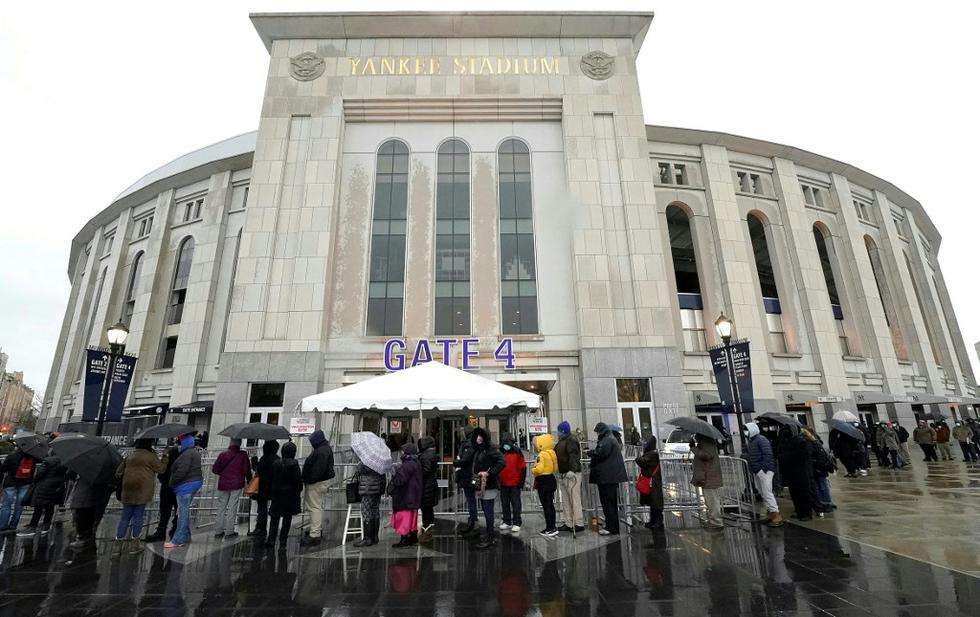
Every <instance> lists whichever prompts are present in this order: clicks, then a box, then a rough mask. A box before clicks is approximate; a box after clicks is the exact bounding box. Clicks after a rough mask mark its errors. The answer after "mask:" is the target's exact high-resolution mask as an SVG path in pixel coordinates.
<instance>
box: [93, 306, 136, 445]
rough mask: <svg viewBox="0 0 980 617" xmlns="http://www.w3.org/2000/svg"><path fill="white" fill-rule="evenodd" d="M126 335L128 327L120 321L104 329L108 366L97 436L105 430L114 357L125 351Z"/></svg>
mask: <svg viewBox="0 0 980 617" xmlns="http://www.w3.org/2000/svg"><path fill="white" fill-rule="evenodd" d="M127 336H129V328H127V327H126V324H124V323H123V322H122V321H120V322H119V323H117V324H116V325H114V326H112V327H111V328H109V329H108V330H107V331H106V338H108V339H109V366H107V367H106V372H105V383H104V384H103V385H102V398H101V400H100V401H99V418H98V424H97V425H96V429H95V434H96V435H97V436H98V437H102V433H103V431H104V430H105V420H106V414H107V413H108V412H109V391H110V390H111V389H112V380H113V378H114V377H115V375H116V358H118V357H119V356H121V355H122V354H123V352H124V351H125V349H126V337H127Z"/></svg>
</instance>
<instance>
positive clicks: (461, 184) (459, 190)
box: [453, 176, 470, 219]
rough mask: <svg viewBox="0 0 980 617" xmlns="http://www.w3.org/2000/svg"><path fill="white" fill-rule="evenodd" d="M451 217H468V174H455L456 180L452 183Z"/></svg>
mask: <svg viewBox="0 0 980 617" xmlns="http://www.w3.org/2000/svg"><path fill="white" fill-rule="evenodd" d="M453 217H455V218H457V219H468V218H470V184H469V176H456V182H455V183H454V184H453Z"/></svg>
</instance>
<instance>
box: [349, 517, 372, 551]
mask: <svg viewBox="0 0 980 617" xmlns="http://www.w3.org/2000/svg"><path fill="white" fill-rule="evenodd" d="M363 527H364V531H363V533H362V535H361V539H360V540H358V541H357V542H355V543H354V546H356V547H358V548H361V547H365V546H373V545H374V543H373V542H372V540H373V539H374V536H373V534H372V531H374V521H365V522H364V525H363Z"/></svg>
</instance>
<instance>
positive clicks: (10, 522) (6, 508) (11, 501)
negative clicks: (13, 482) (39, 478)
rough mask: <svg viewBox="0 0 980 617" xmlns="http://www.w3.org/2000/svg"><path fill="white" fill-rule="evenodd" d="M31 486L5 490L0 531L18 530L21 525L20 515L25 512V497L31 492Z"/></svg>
mask: <svg viewBox="0 0 980 617" xmlns="http://www.w3.org/2000/svg"><path fill="white" fill-rule="evenodd" d="M30 488H31V485H30V484H24V485H23V486H8V487H7V488H5V489H3V504H2V505H0V531H3V530H4V529H17V525H18V524H20V514H21V512H23V511H24V497H26V496H27V491H28V490H30Z"/></svg>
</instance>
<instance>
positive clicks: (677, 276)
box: [666, 206, 706, 351]
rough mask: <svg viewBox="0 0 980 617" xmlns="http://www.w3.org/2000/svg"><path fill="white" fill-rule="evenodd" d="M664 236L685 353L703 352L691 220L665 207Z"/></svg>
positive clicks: (679, 211) (701, 322)
mask: <svg viewBox="0 0 980 617" xmlns="http://www.w3.org/2000/svg"><path fill="white" fill-rule="evenodd" d="M666 214H667V234H668V235H669V236H670V257H671V261H672V262H673V264H674V281H675V282H676V283H677V304H678V306H679V307H680V310H681V329H682V330H683V334H684V349H685V350H686V351H704V350H705V347H706V344H705V339H704V315H703V314H702V309H703V308H704V305H703V303H702V302H701V281H700V279H699V277H698V264H697V258H696V257H695V253H694V235H693V234H692V233H691V221H690V219H689V218H688V216H687V212H685V211H684V210H683V209H682V208H680V207H678V206H667V212H666Z"/></svg>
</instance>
